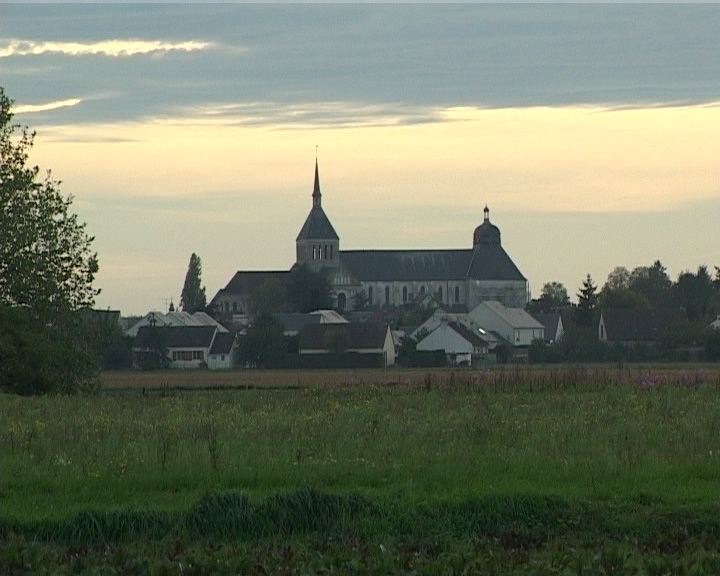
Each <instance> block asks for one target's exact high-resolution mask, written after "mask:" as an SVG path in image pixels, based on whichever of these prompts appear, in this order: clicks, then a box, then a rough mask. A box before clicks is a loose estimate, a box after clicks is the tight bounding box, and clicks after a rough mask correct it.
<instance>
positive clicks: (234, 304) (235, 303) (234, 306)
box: [233, 302, 237, 312]
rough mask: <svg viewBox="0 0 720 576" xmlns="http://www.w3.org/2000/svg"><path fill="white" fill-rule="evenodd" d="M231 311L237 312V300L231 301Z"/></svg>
mask: <svg viewBox="0 0 720 576" xmlns="http://www.w3.org/2000/svg"><path fill="white" fill-rule="evenodd" d="M233 312H237V302H233Z"/></svg>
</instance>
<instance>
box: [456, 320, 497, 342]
mask: <svg viewBox="0 0 720 576" xmlns="http://www.w3.org/2000/svg"><path fill="white" fill-rule="evenodd" d="M447 325H448V327H450V328H452V329H453V330H455V332H457V333H458V334H460V336H462V337H463V338H465V340H467V341H468V342H469V343H470V344H472V345H473V348H482V347H484V346H487V345H488V343H487V341H486V340H485V339H483V338H481V337H480V335H479V334H476V333H475V332H473V331H472V330H470V328H468V327H467V326H465V325H464V324H461V323H460V322H453V321H451V322H448V323H447Z"/></svg>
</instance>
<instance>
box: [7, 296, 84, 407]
mask: <svg viewBox="0 0 720 576" xmlns="http://www.w3.org/2000/svg"><path fill="white" fill-rule="evenodd" d="M74 318H75V319H77V316H75V317H74ZM77 334H78V331H77V330H74V329H72V328H71V327H70V326H69V325H68V324H63V325H62V328H60V327H48V326H46V327H45V328H44V329H41V325H40V324H39V323H38V320H37V318H36V317H35V316H34V314H33V313H32V311H31V310H30V309H29V308H26V307H18V306H15V307H10V306H6V305H4V304H0V390H2V391H5V392H12V393H15V394H22V395H30V394H47V393H50V392H59V393H65V394H68V393H73V392H77V391H80V390H92V389H94V388H95V386H96V384H97V381H96V379H95V374H96V359H95V357H94V355H93V354H92V351H91V350H89V349H88V348H87V347H86V346H84V345H83V342H82V341H79V340H78V338H77Z"/></svg>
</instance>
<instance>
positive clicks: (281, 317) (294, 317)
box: [273, 312, 321, 332]
mask: <svg viewBox="0 0 720 576" xmlns="http://www.w3.org/2000/svg"><path fill="white" fill-rule="evenodd" d="M273 318H275V319H276V320H277V321H278V322H280V324H282V325H283V327H284V328H285V332H300V331H301V330H302V329H303V328H305V326H307V325H308V324H320V320H321V316H320V315H319V314H302V313H300V312H288V313H283V314H273Z"/></svg>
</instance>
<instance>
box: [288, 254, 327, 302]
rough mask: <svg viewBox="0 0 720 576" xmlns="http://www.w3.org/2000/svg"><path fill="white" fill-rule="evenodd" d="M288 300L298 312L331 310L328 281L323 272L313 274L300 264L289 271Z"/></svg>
mask: <svg viewBox="0 0 720 576" xmlns="http://www.w3.org/2000/svg"><path fill="white" fill-rule="evenodd" d="M288 300H289V302H290V305H291V307H292V308H293V309H294V310H296V311H298V312H312V311H313V310H322V309H327V308H332V296H331V292H330V281H329V280H328V277H327V275H326V274H325V273H323V272H313V271H312V270H311V269H310V268H309V267H308V266H306V265H305V264H302V265H300V266H295V267H294V268H293V269H292V270H291V271H290V279H289V282H288Z"/></svg>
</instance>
